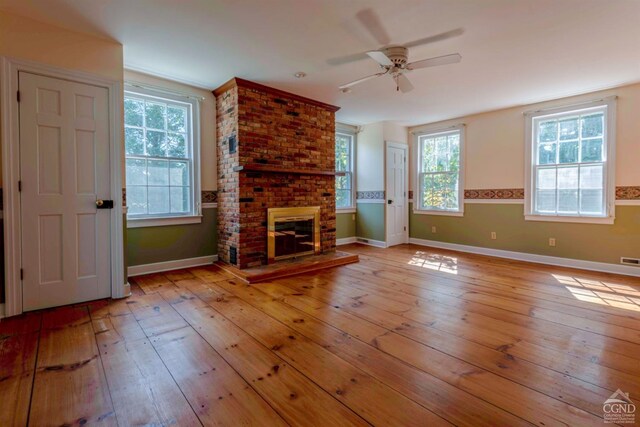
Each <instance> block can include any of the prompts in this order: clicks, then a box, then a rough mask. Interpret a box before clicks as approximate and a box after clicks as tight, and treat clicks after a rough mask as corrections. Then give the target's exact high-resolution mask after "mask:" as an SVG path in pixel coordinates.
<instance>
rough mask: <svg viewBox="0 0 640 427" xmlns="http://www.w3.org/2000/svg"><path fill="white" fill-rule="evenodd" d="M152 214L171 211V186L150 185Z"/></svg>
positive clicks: (150, 211)
mask: <svg viewBox="0 0 640 427" xmlns="http://www.w3.org/2000/svg"><path fill="white" fill-rule="evenodd" d="M147 191H148V194H149V197H148V203H149V213H150V214H164V213H169V187H148V190H147Z"/></svg>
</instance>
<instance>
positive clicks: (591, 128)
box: [582, 113, 604, 138]
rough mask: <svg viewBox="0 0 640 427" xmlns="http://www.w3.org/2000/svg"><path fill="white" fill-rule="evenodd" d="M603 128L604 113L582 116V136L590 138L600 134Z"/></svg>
mask: <svg viewBox="0 0 640 427" xmlns="http://www.w3.org/2000/svg"><path fill="white" fill-rule="evenodd" d="M603 128H604V114H603V113H597V114H592V115H590V116H584V117H583V118H582V137H583V138H591V137H594V136H602V131H603Z"/></svg>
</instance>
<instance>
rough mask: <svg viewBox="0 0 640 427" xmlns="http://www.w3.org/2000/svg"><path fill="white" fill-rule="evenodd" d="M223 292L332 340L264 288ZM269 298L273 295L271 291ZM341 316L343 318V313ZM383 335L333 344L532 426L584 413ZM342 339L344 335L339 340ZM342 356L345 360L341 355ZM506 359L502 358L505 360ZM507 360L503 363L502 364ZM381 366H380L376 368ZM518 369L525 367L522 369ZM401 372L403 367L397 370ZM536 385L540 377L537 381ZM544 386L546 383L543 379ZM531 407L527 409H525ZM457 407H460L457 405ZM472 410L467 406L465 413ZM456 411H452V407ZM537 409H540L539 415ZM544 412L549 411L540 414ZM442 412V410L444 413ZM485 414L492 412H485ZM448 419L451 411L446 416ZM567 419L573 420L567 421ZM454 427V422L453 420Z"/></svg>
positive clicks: (586, 419)
mask: <svg viewBox="0 0 640 427" xmlns="http://www.w3.org/2000/svg"><path fill="white" fill-rule="evenodd" d="M216 285H217V286H220V287H223V288H224V289H225V290H227V291H228V292H232V293H233V294H235V295H241V296H242V298H244V299H245V300H247V301H251V302H253V303H254V304H257V306H259V307H260V308H261V309H262V310H263V311H264V312H268V313H270V314H271V315H272V316H274V317H277V318H279V319H281V320H282V321H284V322H286V323H287V324H289V325H290V326H291V327H292V328H295V329H297V330H304V331H306V332H307V333H308V334H309V335H311V336H314V337H315V338H316V339H318V340H319V341H324V340H326V339H328V337H330V336H331V329H330V328H328V327H326V326H323V325H322V324H320V323H319V322H317V321H314V319H313V318H310V317H308V316H305V315H304V314H303V313H301V312H300V311H297V310H293V309H292V308H291V309H287V307H286V306H284V305H283V304H282V303H280V302H279V301H273V296H271V297H268V296H267V295H266V294H264V297H260V296H259V295H258V294H257V291H261V290H262V289H263V288H264V287H263V286H259V285H257V286H253V287H251V288H248V287H243V286H242V285H241V284H232V282H231V281H229V282H217V283H216ZM264 292H267V291H266V290H265V291H264ZM335 310H337V313H339V310H338V309H335ZM350 320H351V322H349V323H346V322H345V323H344V325H345V326H346V327H345V328H344V329H342V331H343V332H346V333H349V334H354V333H358V331H360V329H361V328H360V326H363V327H364V328H368V327H369V325H367V323H368V322H365V321H363V320H359V319H354V318H351V319H350ZM381 329H382V330H380V331H379V333H378V334H377V335H376V336H375V337H373V338H371V340H370V344H371V345H370V346H365V345H362V344H360V345H359V343H357V342H355V341H354V340H345V339H344V337H342V338H339V337H335V339H334V340H333V342H331V341H330V344H331V346H332V347H331V348H335V349H340V348H343V347H345V346H347V347H355V348H354V349H353V350H352V352H353V354H358V355H367V354H369V355H371V356H370V357H368V360H367V361H366V362H367V363H365V366H370V365H373V366H376V365H381V364H383V362H384V361H385V358H384V357H383V355H382V354H380V353H379V352H378V351H375V350H380V351H382V352H383V353H385V354H389V355H393V356H395V357H396V358H397V360H402V361H404V362H407V363H409V364H410V365H411V366H414V367H416V368H419V369H421V370H422V371H424V372H427V373H430V374H432V375H434V376H436V377H439V378H441V379H442V380H443V381H446V382H448V383H449V384H452V385H455V386H458V387H460V388H461V389H463V390H465V391H467V392H468V393H470V394H471V395H475V396H482V398H483V399H485V400H487V401H488V402H492V403H494V404H495V405H496V409H497V408H498V407H502V408H507V409H508V410H509V411H510V412H511V413H514V414H516V415H518V416H520V417H522V418H523V419H526V420H528V421H529V422H531V423H534V424H540V423H544V424H545V425H550V424H553V423H558V422H568V421H576V414H578V413H580V411H577V410H576V408H575V407H571V406H570V405H566V404H562V403H561V402H558V401H555V400H554V399H551V398H549V397H547V396H546V395H544V394H541V393H537V392H535V391H534V390H532V389H529V388H527V387H523V386H520V385H519V384H518V383H516V382H512V381H509V380H507V379H505V378H503V377H501V376H499V375H496V374H495V373H492V372H490V371H489V370H484V369H478V366H477V365H476V366H474V365H471V364H467V363H464V362H462V361H460V360H457V359H455V358H452V357H447V356H446V355H445V354H442V353H439V352H437V351H435V350H433V349H432V348H431V347H428V346H424V345H421V344H419V343H418V342H416V341H413V340H410V339H406V338H404V337H403V336H401V335H399V334H396V333H395V331H391V330H386V329H383V328H381ZM338 335H340V334H338ZM340 354H344V353H342V352H340ZM477 356H478V357H486V356H487V355H486V354H478V355H477ZM501 356H502V355H501ZM503 359H504V357H501V359H500V360H501V361H502V360H503ZM374 361H375V362H374ZM518 369H520V367H519V366H518ZM393 370H394V371H397V370H399V368H398V367H396V368H395V369H393ZM532 376H533V377H534V380H535V379H536V377H535V375H532ZM537 379H538V380H540V378H539V377H538V378H537ZM444 388H445V387H442V386H441V387H440V388H439V389H440V391H441V392H444V390H443V389H444ZM514 396H518V399H514V398H513V397H514ZM448 398H449V400H450V401H454V399H453V398H452V396H448ZM466 401H467V402H469V403H471V401H472V397H471V396H468V397H467V399H466ZM524 402H526V403H524ZM453 406H455V404H454V405H453ZM468 407H469V406H467V405H465V409H467V408H468ZM448 408H450V406H449V407H448ZM534 408H536V409H534ZM539 408H544V409H543V410H540V409H539ZM441 409H442V408H441ZM485 412H488V411H487V410H486V408H485ZM446 413H447V414H448V411H446ZM567 413H570V414H571V416H570V417H567ZM466 415H469V416H471V415H473V418H472V419H473V421H472V422H471V425H473V424H478V423H479V421H478V416H477V415H475V414H471V413H470V411H468V412H466ZM581 415H582V417H583V419H582V420H581V423H582V424H583V425H587V424H589V423H591V424H593V425H599V424H601V422H602V421H601V419H599V418H597V417H595V416H589V415H588V414H586V413H582V414H581ZM452 421H453V420H452ZM454 422H455V423H456V424H460V423H459V421H454ZM491 422H492V423H494V425H495V424H496V423H498V424H502V425H507V424H508V425H514V424H515V423H514V421H513V420H512V421H510V422H506V421H502V422H501V421H499V420H498V413H497V411H494V416H493V419H492V421H491Z"/></svg>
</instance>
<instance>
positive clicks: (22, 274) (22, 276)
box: [20, 269, 24, 280]
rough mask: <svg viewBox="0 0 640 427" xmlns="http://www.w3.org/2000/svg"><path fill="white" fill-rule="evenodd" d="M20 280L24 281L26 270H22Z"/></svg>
mask: <svg viewBox="0 0 640 427" xmlns="http://www.w3.org/2000/svg"><path fill="white" fill-rule="evenodd" d="M20 280H24V270H23V269H20Z"/></svg>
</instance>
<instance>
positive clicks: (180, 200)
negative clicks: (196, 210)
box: [170, 187, 189, 213]
mask: <svg viewBox="0 0 640 427" xmlns="http://www.w3.org/2000/svg"><path fill="white" fill-rule="evenodd" d="M170 190H171V191H170V194H171V212H172V213H186V212H189V188H188V187H171V189H170Z"/></svg>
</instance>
